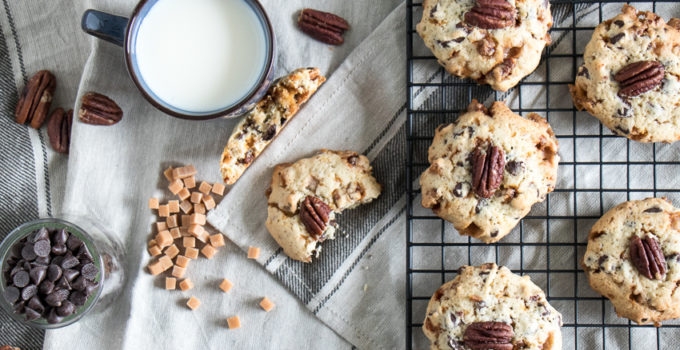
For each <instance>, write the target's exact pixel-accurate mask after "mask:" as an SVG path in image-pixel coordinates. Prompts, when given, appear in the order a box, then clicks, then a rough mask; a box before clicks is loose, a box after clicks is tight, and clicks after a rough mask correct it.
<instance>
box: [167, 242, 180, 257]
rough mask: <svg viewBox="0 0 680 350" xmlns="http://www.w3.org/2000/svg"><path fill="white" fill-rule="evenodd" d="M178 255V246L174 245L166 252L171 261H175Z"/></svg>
mask: <svg viewBox="0 0 680 350" xmlns="http://www.w3.org/2000/svg"><path fill="white" fill-rule="evenodd" d="M177 254H179V248H177V246H176V245H174V244H173V245H171V246H169V247H168V248H167V249H166V250H165V255H167V256H168V257H169V258H170V259H174V258H175V257H176V256H177Z"/></svg>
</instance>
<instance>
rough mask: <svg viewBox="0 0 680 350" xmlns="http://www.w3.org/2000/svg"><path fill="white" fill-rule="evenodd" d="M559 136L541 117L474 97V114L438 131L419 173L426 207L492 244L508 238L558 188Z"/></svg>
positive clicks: (460, 230) (473, 235)
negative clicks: (425, 162)
mask: <svg viewBox="0 0 680 350" xmlns="http://www.w3.org/2000/svg"><path fill="white" fill-rule="evenodd" d="M557 150H558V145H557V139H556V138H555V135H554V134H553V131H552V129H551V128H550V125H549V124H548V122H547V121H545V119H543V118H541V117H540V116H539V115H538V114H535V113H530V114H529V115H528V116H527V118H523V117H521V116H519V115H517V114H514V113H513V112H512V111H511V110H510V109H509V108H508V107H507V106H505V104H504V103H503V102H495V103H494V104H493V105H492V106H491V108H490V109H488V110H487V109H486V108H485V107H484V106H483V105H482V104H480V103H478V102H477V101H476V100H473V101H472V103H471V104H470V105H469V106H468V111H467V113H465V114H463V115H461V116H460V117H459V118H458V120H457V121H456V122H455V123H453V124H449V125H441V126H439V127H438V128H437V130H436V133H435V136H434V141H433V142H432V145H431V146H430V149H429V151H428V160H429V162H430V167H429V168H428V169H427V170H425V172H424V173H423V174H422V175H421V176H420V187H421V192H422V205H423V206H424V207H425V208H432V211H433V212H434V213H435V214H437V215H438V216H439V217H441V218H443V219H445V220H447V221H450V222H451V223H453V226H454V227H455V228H456V229H457V230H458V232H459V233H460V234H463V235H467V236H472V237H475V238H478V239H480V240H482V241H484V242H486V243H492V242H496V241H498V240H500V239H501V238H503V237H504V236H505V235H507V234H508V233H509V232H510V231H511V230H512V228H513V227H515V225H517V223H518V222H519V220H520V219H521V218H523V217H524V216H525V215H527V214H528V213H529V210H530V209H531V206H532V205H533V204H534V203H537V202H540V201H543V200H544V199H545V197H546V195H547V194H548V193H549V192H551V191H552V190H553V189H554V188H555V181H556V178H557V164H558V162H559V155H558V154H557Z"/></svg>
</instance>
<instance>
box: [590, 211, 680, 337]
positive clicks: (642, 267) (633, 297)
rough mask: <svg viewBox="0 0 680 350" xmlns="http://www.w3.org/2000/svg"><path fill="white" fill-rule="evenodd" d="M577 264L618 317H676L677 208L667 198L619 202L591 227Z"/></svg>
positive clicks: (679, 300) (679, 291) (679, 306)
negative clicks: (610, 304)
mask: <svg viewBox="0 0 680 350" xmlns="http://www.w3.org/2000/svg"><path fill="white" fill-rule="evenodd" d="M581 265H582V266H583V269H584V270H585V271H586V276H588V280H589V282H590V285H591V286H592V287H593V289H595V290H596V291H597V292H599V293H601V294H602V295H604V296H605V297H607V298H609V300H610V301H611V302H612V304H613V305H614V308H615V309H616V313H617V314H618V315H619V316H620V317H625V318H628V319H630V320H632V321H635V322H637V323H639V324H645V323H650V322H653V323H654V324H655V325H657V326H659V325H660V322H661V321H664V320H670V319H674V318H680V210H679V209H677V208H675V207H673V205H672V204H671V203H670V202H669V201H668V200H667V199H666V198H647V199H644V200H634V201H629V202H624V203H621V204H619V205H617V206H616V207H614V208H612V209H611V210H609V211H608V212H607V213H605V214H604V215H603V216H602V217H601V218H600V219H599V220H598V221H597V222H596V223H595V225H593V228H592V229H591V230H590V234H589V236H588V247H587V248H586V253H585V255H584V257H583V260H582V262H581Z"/></svg>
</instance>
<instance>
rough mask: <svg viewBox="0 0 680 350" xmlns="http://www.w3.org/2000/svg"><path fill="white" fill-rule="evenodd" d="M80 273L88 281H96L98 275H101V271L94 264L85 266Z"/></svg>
mask: <svg viewBox="0 0 680 350" xmlns="http://www.w3.org/2000/svg"><path fill="white" fill-rule="evenodd" d="M80 273H81V274H82V275H83V277H85V278H87V279H88V280H90V281H94V279H95V278H96V277H97V273H99V270H98V269H97V267H96V266H94V264H92V263H89V264H85V265H83V267H82V268H81V269H80Z"/></svg>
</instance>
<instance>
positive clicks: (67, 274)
mask: <svg viewBox="0 0 680 350" xmlns="http://www.w3.org/2000/svg"><path fill="white" fill-rule="evenodd" d="M63 274H64V278H66V280H68V281H69V282H71V281H73V280H74V279H75V278H76V277H78V275H80V272H79V271H78V270H74V269H66V270H64V273H63Z"/></svg>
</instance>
